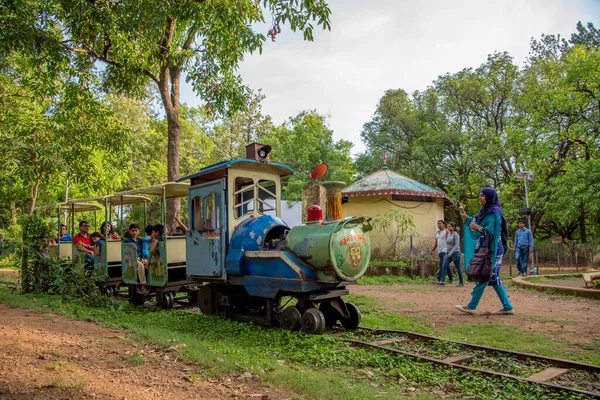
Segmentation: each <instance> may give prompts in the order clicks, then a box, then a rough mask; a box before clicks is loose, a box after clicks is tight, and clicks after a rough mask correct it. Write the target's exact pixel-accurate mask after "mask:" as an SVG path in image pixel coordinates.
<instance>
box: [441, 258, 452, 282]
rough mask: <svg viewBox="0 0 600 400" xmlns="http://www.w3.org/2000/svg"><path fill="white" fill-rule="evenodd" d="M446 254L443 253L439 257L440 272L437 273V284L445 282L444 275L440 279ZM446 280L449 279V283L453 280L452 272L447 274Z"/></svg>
mask: <svg viewBox="0 0 600 400" xmlns="http://www.w3.org/2000/svg"><path fill="white" fill-rule="evenodd" d="M446 254H447V253H446V252H445V251H443V252H441V253H440V254H438V255H439V257H440V271H439V272H438V282H444V281H445V280H446V274H444V277H443V278H442V273H443V272H444V260H445V259H446ZM448 278H450V282H452V280H453V279H454V275H453V274H452V270H450V271H449V272H448Z"/></svg>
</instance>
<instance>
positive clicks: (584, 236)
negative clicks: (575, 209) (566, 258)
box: [579, 204, 587, 243]
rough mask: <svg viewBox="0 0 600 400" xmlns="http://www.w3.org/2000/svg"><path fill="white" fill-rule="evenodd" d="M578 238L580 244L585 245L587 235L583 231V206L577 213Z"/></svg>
mask: <svg viewBox="0 0 600 400" xmlns="http://www.w3.org/2000/svg"><path fill="white" fill-rule="evenodd" d="M579 238H580V239H581V243H587V235H586V231H585V208H584V207H583V204H582V205H581V207H580V213H579Z"/></svg>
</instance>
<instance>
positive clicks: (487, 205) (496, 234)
mask: <svg viewBox="0 0 600 400" xmlns="http://www.w3.org/2000/svg"><path fill="white" fill-rule="evenodd" d="M479 204H481V208H480V209H479V212H478V213H477V215H475V216H473V217H470V216H468V215H467V213H466V212H465V209H464V208H463V207H462V205H461V206H460V207H459V208H458V209H459V211H460V216H461V218H462V220H463V222H465V235H464V240H465V265H467V270H468V265H469V262H470V261H471V258H473V254H470V252H467V250H466V248H467V241H476V246H474V247H475V248H476V249H477V248H479V247H480V246H481V245H482V242H483V239H484V235H483V232H484V231H487V232H488V233H489V234H490V235H491V237H492V240H491V243H490V244H489V248H490V250H491V251H492V263H493V265H494V267H493V271H492V277H491V279H490V280H489V281H487V282H477V284H476V285H475V288H473V291H472V292H471V301H470V302H469V304H467V305H458V306H456V308H457V309H458V310H459V311H462V312H464V313H467V314H473V313H475V310H476V309H477V306H478V305H479V301H480V300H481V296H483V292H484V291H485V289H486V288H487V287H488V286H491V287H493V288H494V290H495V291H496V294H497V295H498V298H499V299H500V302H501V303H502V308H501V309H500V310H498V311H495V312H493V313H492V314H494V315H507V314H514V313H515V312H514V308H513V306H512V304H511V303H510V300H509V299H508V294H507V293H506V289H505V288H504V286H503V285H502V281H501V280H500V268H501V267H502V255H503V254H504V250H505V249H507V248H508V245H507V239H508V229H507V225H506V220H505V219H504V212H503V211H502V207H501V206H500V199H498V193H496V191H495V190H494V189H492V188H490V187H486V188H483V189H481V192H480V193H479Z"/></svg>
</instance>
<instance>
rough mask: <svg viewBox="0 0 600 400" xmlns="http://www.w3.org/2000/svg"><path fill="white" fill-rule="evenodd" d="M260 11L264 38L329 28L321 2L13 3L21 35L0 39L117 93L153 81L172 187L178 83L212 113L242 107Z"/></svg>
mask: <svg viewBox="0 0 600 400" xmlns="http://www.w3.org/2000/svg"><path fill="white" fill-rule="evenodd" d="M23 10H25V11H23ZM265 13H267V14H269V15H270V17H271V19H272V23H271V29H270V30H269V33H268V35H267V36H269V37H271V38H272V39H273V40H274V39H275V37H276V36H277V35H278V34H279V33H280V32H281V25H283V24H286V23H287V24H289V26H290V27H291V29H292V30H293V31H296V30H299V31H302V32H303V35H304V39H305V40H312V39H313V29H314V26H313V22H315V21H316V23H317V24H318V26H321V27H323V28H324V29H329V28H330V23H329V15H330V10H329V8H328V7H327V4H326V3H325V1H324V0H294V1H284V0H263V1H255V0H222V1H208V0H200V1H198V0H183V1H177V2H175V1H165V2H160V3H147V2H121V3H114V2H111V1H107V0H100V1H93V2H89V1H82V0H63V1H60V2H59V1H52V0H51V1H49V2H44V3H43V4H38V3H37V2H33V1H31V0H18V1H15V7H14V9H13V10H12V15H13V17H14V18H7V19H6V20H5V21H4V23H5V25H7V26H6V28H7V29H8V30H9V31H10V32H21V33H22V37H16V36H15V35H12V33H11V34H7V33H6V34H5V35H4V37H2V36H0V41H1V40H2V39H5V38H6V39H9V40H10V41H11V42H12V43H11V45H13V46H18V47H21V48H26V49H32V48H35V45H36V44H38V43H39V42H42V41H44V42H46V43H51V44H53V46H52V54H53V55H54V57H53V58H52V60H54V59H57V58H58V59H60V58H61V57H58V56H57V55H60V56H62V58H65V57H67V58H69V59H70V61H71V63H73V64H76V65H77V69H78V70H79V71H80V79H81V80H82V81H83V80H85V79H87V77H88V76H89V75H93V76H97V77H98V78H99V79H100V83H101V85H102V86H103V87H109V88H113V89H114V90H116V91H119V92H124V93H129V94H132V95H139V96H144V95H146V92H145V89H146V85H147V83H149V82H151V83H153V84H155V86H156V88H157V90H158V93H159V95H160V99H161V102H162V106H163V108H164V111H165V114H166V117H167V125H168V144H167V146H168V153H167V154H168V156H167V160H168V176H167V179H168V180H170V181H173V180H177V179H178V178H179V174H180V170H179V161H180V140H181V138H180V134H181V123H180V115H179V114H180V89H181V84H182V82H181V80H182V77H185V78H186V79H187V81H188V82H190V83H191V85H192V88H193V89H194V91H195V92H196V93H197V94H198V95H199V96H200V97H201V98H202V99H203V100H205V101H206V102H207V107H208V108H209V109H210V110H214V111H219V112H223V111H227V110H229V111H231V110H236V109H242V108H244V106H245V104H246V100H247V97H248V89H247V88H246V87H244V85H243V84H242V82H241V78H240V77H239V75H238V74H237V67H238V65H239V63H240V61H241V60H242V59H243V57H244V55H245V54H246V53H248V52H254V51H262V46H263V43H264V41H265V40H266V37H265V35H264V34H262V33H259V32H256V31H255V30H254V28H253V26H252V25H253V24H255V23H259V22H264V19H265V17H264V14H265ZM40 21H45V22H46V23H39V22H40ZM0 46H1V45H0ZM0 49H1V48H0ZM96 63H99V65H100V66H101V67H100V68H95V65H96ZM178 209H179V203H178V202H172V203H171V204H170V206H169V210H168V213H169V221H170V220H171V219H172V217H173V215H174V214H175V212H177V211H178Z"/></svg>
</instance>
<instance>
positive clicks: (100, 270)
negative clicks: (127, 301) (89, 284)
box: [69, 194, 151, 295]
mask: <svg viewBox="0 0 600 400" xmlns="http://www.w3.org/2000/svg"><path fill="white" fill-rule="evenodd" d="M150 201H151V200H150V199H149V198H148V197H144V196H140V195H129V194H112V195H106V196H98V197H92V198H87V199H75V200H71V201H70V202H69V204H73V205H76V206H84V205H90V206H92V205H94V204H93V203H100V204H102V205H103V206H104V211H105V213H104V221H110V220H111V219H112V218H111V215H112V210H113V209H114V208H115V207H119V209H120V213H121V217H120V220H121V223H122V221H123V206H126V205H131V204H147V203H149V202H150ZM122 247H123V243H122V242H121V240H119V239H109V238H107V239H106V245H104V246H101V247H100V251H99V253H98V254H97V255H94V270H93V276H94V279H95V280H96V282H97V283H98V284H99V285H100V288H101V290H102V291H103V292H104V293H106V294H108V295H112V294H115V293H116V292H118V291H119V289H120V287H121V285H122V284H123V273H122V265H123V261H122V257H121V252H122ZM75 251H77V250H76V249H75ZM74 254H76V253H74ZM76 262H77V264H78V265H77V266H80V267H83V263H84V260H83V258H82V257H78V258H77V259H76Z"/></svg>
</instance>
